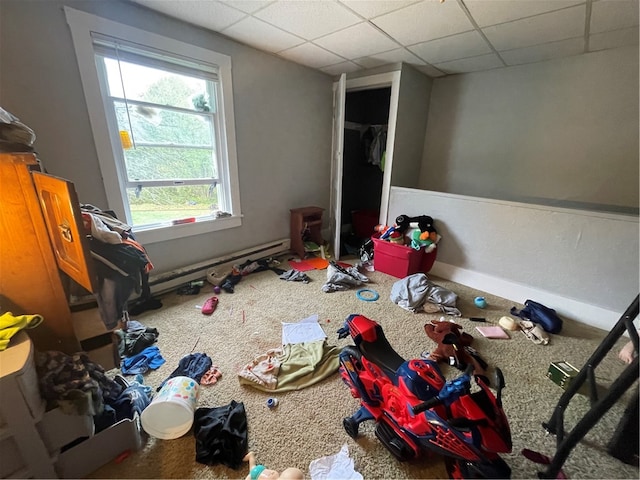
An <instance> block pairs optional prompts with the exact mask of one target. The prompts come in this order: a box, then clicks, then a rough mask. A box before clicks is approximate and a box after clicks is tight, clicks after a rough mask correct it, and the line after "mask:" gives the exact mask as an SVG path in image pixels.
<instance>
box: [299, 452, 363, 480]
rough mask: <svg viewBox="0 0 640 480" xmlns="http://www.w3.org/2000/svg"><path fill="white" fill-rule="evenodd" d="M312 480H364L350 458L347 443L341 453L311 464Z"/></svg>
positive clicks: (319, 459)
mask: <svg viewBox="0 0 640 480" xmlns="http://www.w3.org/2000/svg"><path fill="white" fill-rule="evenodd" d="M309 474H310V475H311V480H363V477H362V475H361V474H360V473H358V472H356V470H355V468H354V466H353V459H352V458H350V457H349V447H348V446H347V444H346V443H345V444H344V445H343V446H342V448H341V449H340V452H339V453H336V454H335V455H329V456H328V457H321V458H318V459H316V460H313V461H312V462H311V463H310V464H309Z"/></svg>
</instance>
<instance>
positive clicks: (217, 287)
mask: <svg viewBox="0 0 640 480" xmlns="http://www.w3.org/2000/svg"><path fill="white" fill-rule="evenodd" d="M213 291H214V293H220V287H219V286H218V285H215V286H214V287H213Z"/></svg>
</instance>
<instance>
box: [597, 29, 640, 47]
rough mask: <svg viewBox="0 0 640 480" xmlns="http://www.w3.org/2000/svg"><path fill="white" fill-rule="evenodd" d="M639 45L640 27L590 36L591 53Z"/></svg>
mask: <svg viewBox="0 0 640 480" xmlns="http://www.w3.org/2000/svg"><path fill="white" fill-rule="evenodd" d="M631 45H636V46H637V45H638V27H631V28H623V29H621V30H613V31H611V32H603V33H596V34H595V35H590V36H589V51H591V52H595V51H597V50H606V49H608V48H617V47H626V46H631Z"/></svg>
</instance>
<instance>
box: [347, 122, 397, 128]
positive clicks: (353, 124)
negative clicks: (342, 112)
mask: <svg viewBox="0 0 640 480" xmlns="http://www.w3.org/2000/svg"><path fill="white" fill-rule="evenodd" d="M386 126H387V124H386V123H385V124H384V125H371V124H369V123H357V122H344V128H346V129H347V130H366V129H367V128H369V127H386Z"/></svg>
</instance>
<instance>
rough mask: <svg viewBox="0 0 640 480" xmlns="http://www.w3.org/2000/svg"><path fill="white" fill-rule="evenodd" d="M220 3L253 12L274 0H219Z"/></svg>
mask: <svg viewBox="0 0 640 480" xmlns="http://www.w3.org/2000/svg"><path fill="white" fill-rule="evenodd" d="M220 1H221V2H222V3H226V4H227V5H229V6H230V7H233V8H237V9H238V10H241V11H243V12H246V13H253V12H255V11H256V10H260V9H261V8H264V7H266V6H267V5H269V4H270V3H273V2H274V0H220Z"/></svg>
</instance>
